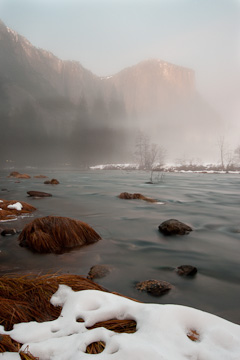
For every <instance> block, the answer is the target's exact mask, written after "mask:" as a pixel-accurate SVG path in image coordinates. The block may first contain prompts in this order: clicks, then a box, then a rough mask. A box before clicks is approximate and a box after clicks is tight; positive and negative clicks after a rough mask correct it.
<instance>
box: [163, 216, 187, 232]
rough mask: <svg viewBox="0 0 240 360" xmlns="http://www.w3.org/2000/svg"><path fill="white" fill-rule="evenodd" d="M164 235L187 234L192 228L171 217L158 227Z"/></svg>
mask: <svg viewBox="0 0 240 360" xmlns="http://www.w3.org/2000/svg"><path fill="white" fill-rule="evenodd" d="M158 229H159V231H160V232H161V233H163V234H164V235H185V234H189V232H190V231H192V228H191V227H190V226H188V225H186V224H184V223H182V222H181V221H179V220H176V219H170V220H166V221H164V222H163V223H161V224H160V225H159V227H158Z"/></svg>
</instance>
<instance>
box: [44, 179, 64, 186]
mask: <svg viewBox="0 0 240 360" xmlns="http://www.w3.org/2000/svg"><path fill="white" fill-rule="evenodd" d="M44 184H50V185H57V184H60V183H59V181H58V180H57V179H52V180H46V181H44Z"/></svg>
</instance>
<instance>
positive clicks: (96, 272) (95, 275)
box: [87, 265, 112, 280]
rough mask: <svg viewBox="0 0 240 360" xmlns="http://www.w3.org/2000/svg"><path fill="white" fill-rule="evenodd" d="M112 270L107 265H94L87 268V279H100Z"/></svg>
mask: <svg viewBox="0 0 240 360" xmlns="http://www.w3.org/2000/svg"><path fill="white" fill-rule="evenodd" d="M111 271H112V268H111V267H110V266H108V265H94V266H92V267H91V269H90V270H89V273H88V276H87V278H88V279H91V280H92V279H100V278H103V277H105V276H107V275H108V274H109V273H110V272H111Z"/></svg>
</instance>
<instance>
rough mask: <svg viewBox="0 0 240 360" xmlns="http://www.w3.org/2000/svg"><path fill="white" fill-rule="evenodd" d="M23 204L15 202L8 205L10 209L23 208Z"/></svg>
mask: <svg viewBox="0 0 240 360" xmlns="http://www.w3.org/2000/svg"><path fill="white" fill-rule="evenodd" d="M22 207H23V206H22V204H21V203H20V202H16V203H15V204H12V205H8V209H15V210H19V211H20V210H22Z"/></svg>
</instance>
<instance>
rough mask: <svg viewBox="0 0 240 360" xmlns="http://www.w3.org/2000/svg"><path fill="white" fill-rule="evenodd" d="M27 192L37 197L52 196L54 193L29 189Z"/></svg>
mask: <svg viewBox="0 0 240 360" xmlns="http://www.w3.org/2000/svg"><path fill="white" fill-rule="evenodd" d="M27 194H28V195H29V196H32V197H35V198H39V197H49V196H52V194H49V193H46V192H43V191H27Z"/></svg>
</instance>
